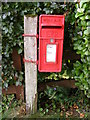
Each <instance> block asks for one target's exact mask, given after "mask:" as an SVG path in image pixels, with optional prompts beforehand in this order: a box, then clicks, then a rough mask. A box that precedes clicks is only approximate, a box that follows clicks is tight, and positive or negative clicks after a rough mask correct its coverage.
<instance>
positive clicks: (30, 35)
mask: <svg viewBox="0 0 90 120" xmlns="http://www.w3.org/2000/svg"><path fill="white" fill-rule="evenodd" d="M22 36H23V37H36V38H38V34H36V35H33V34H23V35H22Z"/></svg>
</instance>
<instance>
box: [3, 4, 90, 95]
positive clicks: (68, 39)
mask: <svg viewBox="0 0 90 120" xmlns="http://www.w3.org/2000/svg"><path fill="white" fill-rule="evenodd" d="M89 5H90V2H88V3H83V4H81V3H80V5H79V4H77V3H66V5H64V3H63V2H62V3H60V2H58V3H57V2H40V3H39V2H31V3H28V2H26V3H23V2H22V3H20V2H14V3H13V2H12V3H9V2H8V3H2V25H3V27H2V35H3V37H2V57H3V58H2V64H3V68H2V71H3V73H2V79H3V87H5V88H7V87H8V86H9V85H10V84H16V85H21V84H22V83H23V79H24V78H23V74H24V71H22V72H21V71H17V70H16V69H15V68H14V66H13V61H12V57H11V54H12V50H13V48H14V47H17V48H18V54H21V55H23V37H22V34H23V33H24V15H30V16H32V17H33V16H35V15H38V16H39V15H40V14H66V17H65V36H64V50H65V49H71V50H73V48H74V50H76V52H77V54H80V55H81V60H80V61H77V62H76V63H75V64H74V65H73V62H75V61H70V60H68V61H66V60H64V59H63V65H62V71H61V73H38V81H39V82H42V81H43V80H45V79H55V80H59V79H60V78H66V79H69V78H75V80H77V83H76V84H77V86H78V87H79V88H80V89H82V90H84V91H85V94H86V95H87V96H88V97H90V88H89V86H90V76H89V75H90V67H89V66H90V47H89V46H90V45H89V44H90V42H89V38H90V22H89V19H90V16H89V14H90V10H89ZM79 6H80V7H79ZM79 8H80V9H79ZM72 70H73V71H72ZM71 71H72V72H71ZM16 78H17V81H16V80H15V79H16Z"/></svg>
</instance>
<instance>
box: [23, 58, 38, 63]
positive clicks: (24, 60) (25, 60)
mask: <svg viewBox="0 0 90 120" xmlns="http://www.w3.org/2000/svg"><path fill="white" fill-rule="evenodd" d="M23 62H24V63H25V62H31V63H35V64H37V65H38V61H33V60H27V59H25V58H23Z"/></svg>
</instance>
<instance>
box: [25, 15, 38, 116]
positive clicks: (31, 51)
mask: <svg viewBox="0 0 90 120" xmlns="http://www.w3.org/2000/svg"><path fill="white" fill-rule="evenodd" d="M24 34H33V35H36V34H37V16H35V17H30V16H24ZM24 58H25V59H27V60H32V61H37V38H36V37H24ZM25 93H26V94H25V96H26V111H27V113H30V114H34V113H35V112H37V64H35V63H32V62H25Z"/></svg>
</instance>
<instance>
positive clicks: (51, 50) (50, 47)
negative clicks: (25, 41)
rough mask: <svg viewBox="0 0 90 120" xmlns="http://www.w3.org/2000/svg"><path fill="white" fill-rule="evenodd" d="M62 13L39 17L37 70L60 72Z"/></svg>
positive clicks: (62, 38) (62, 29) (62, 33)
mask: <svg viewBox="0 0 90 120" xmlns="http://www.w3.org/2000/svg"><path fill="white" fill-rule="evenodd" d="M64 19H65V18H64V15H40V17H39V71H40V72H60V71H61V68H62V54H63V40H64Z"/></svg>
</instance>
